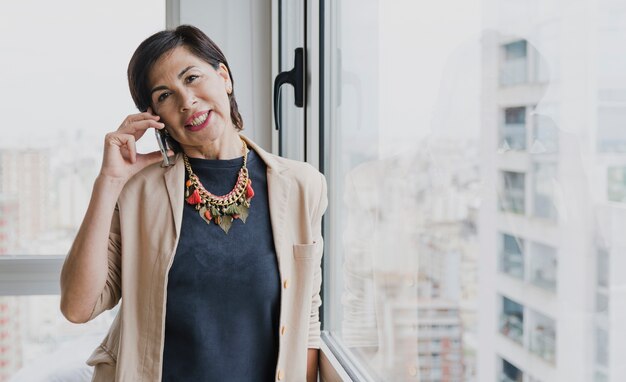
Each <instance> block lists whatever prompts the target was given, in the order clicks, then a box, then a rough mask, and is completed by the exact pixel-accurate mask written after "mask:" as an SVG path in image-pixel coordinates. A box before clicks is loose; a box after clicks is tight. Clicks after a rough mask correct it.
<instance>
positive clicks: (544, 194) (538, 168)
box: [533, 163, 558, 220]
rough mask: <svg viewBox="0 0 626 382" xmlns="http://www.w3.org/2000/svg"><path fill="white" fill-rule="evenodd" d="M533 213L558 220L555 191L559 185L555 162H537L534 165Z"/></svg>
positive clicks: (540, 216)
mask: <svg viewBox="0 0 626 382" xmlns="http://www.w3.org/2000/svg"><path fill="white" fill-rule="evenodd" d="M533 170H534V171H533V215H534V216H536V217H539V218H544V219H549V220H556V218H557V211H556V205H555V203H554V201H555V200H554V191H555V188H556V187H557V186H558V183H557V181H556V178H557V167H556V164H555V163H535V165H534V167H533Z"/></svg>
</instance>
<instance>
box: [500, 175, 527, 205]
mask: <svg viewBox="0 0 626 382" xmlns="http://www.w3.org/2000/svg"><path fill="white" fill-rule="evenodd" d="M525 184H526V181H525V175H524V173H521V172H512V171H503V172H502V197H501V198H500V203H501V205H500V208H501V209H502V210H503V211H507V212H513V213H516V214H520V215H523V214H524V211H525V207H524V193H525Z"/></svg>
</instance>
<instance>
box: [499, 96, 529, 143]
mask: <svg viewBox="0 0 626 382" xmlns="http://www.w3.org/2000/svg"><path fill="white" fill-rule="evenodd" d="M501 140H502V141H504V143H505V144H506V145H507V146H508V147H509V148H510V149H513V150H525V149H526V107H510V108H506V109H504V125H503V126H502V139H501Z"/></svg>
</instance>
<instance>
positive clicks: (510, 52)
mask: <svg viewBox="0 0 626 382" xmlns="http://www.w3.org/2000/svg"><path fill="white" fill-rule="evenodd" d="M527 50H528V49H527V44H526V40H519V41H515V42H511V43H509V44H505V45H503V46H502V55H503V61H502V67H501V70H500V85H504V86H510V85H517V84H522V83H525V82H526V81H527V78H528V60H527V57H528V51H527Z"/></svg>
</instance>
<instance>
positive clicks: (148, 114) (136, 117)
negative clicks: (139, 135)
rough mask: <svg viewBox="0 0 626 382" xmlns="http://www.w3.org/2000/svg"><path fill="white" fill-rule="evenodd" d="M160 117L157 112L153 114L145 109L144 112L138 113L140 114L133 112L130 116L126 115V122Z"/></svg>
mask: <svg viewBox="0 0 626 382" xmlns="http://www.w3.org/2000/svg"><path fill="white" fill-rule="evenodd" d="M159 118H161V117H159V116H158V115H156V114H153V113H152V112H148V111H144V112H143V113H138V114H131V115H129V116H128V117H126V119H125V122H126V121H127V122H136V121H141V120H143V119H152V120H155V121H156V120H158V119H159Z"/></svg>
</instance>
